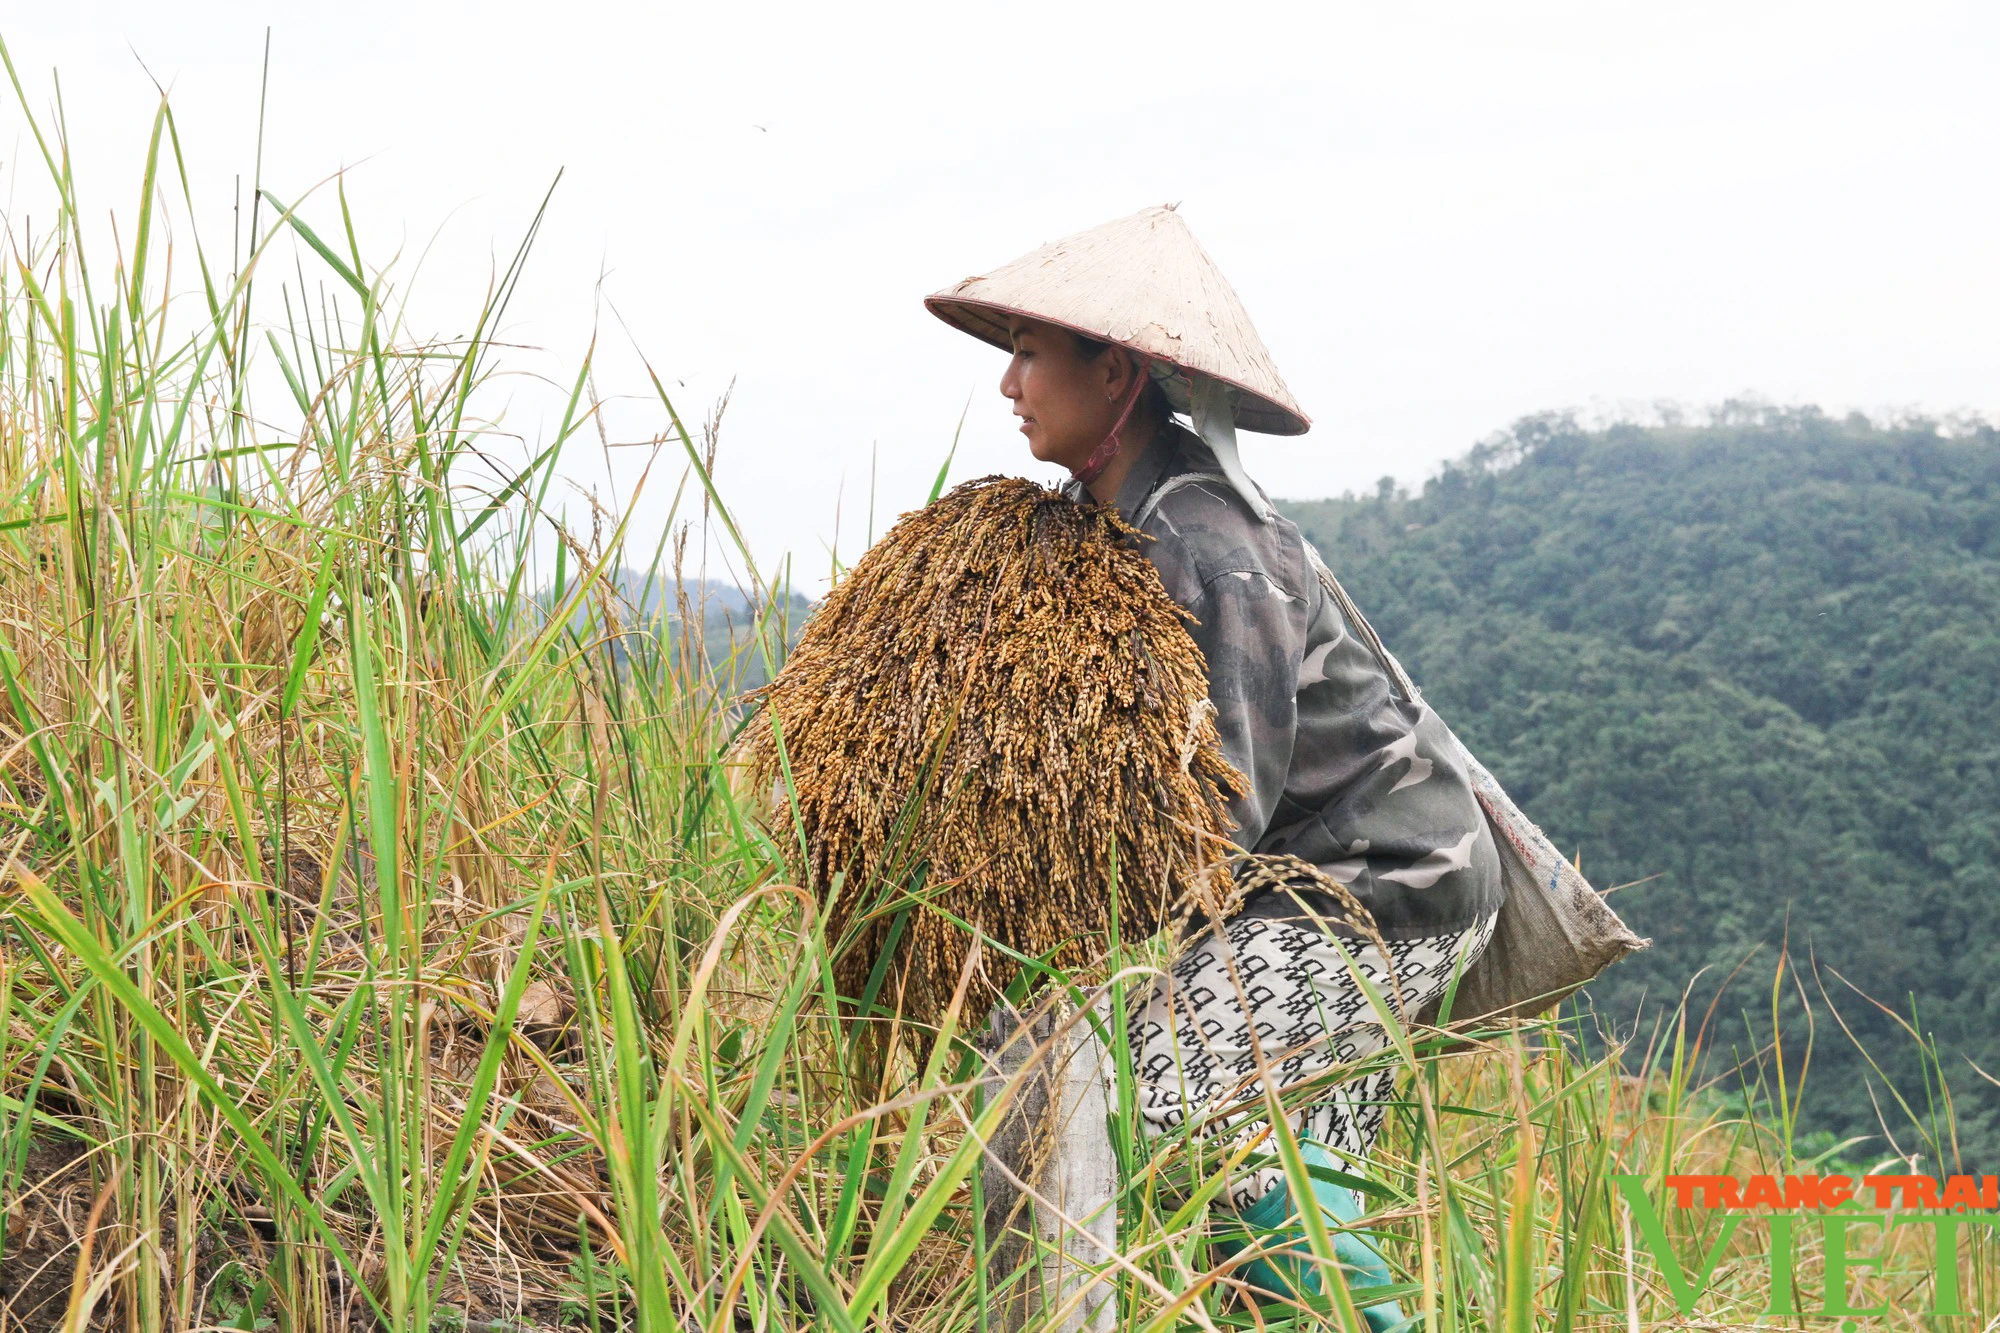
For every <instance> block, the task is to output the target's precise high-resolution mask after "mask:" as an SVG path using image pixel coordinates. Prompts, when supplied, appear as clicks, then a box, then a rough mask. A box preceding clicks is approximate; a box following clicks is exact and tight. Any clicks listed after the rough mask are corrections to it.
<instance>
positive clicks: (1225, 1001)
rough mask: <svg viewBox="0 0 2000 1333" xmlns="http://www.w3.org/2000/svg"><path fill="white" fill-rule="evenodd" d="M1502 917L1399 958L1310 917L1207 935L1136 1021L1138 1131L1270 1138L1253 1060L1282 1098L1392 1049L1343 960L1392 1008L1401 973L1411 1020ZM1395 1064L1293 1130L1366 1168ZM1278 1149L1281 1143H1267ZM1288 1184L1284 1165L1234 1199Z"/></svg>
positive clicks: (1253, 1176)
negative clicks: (1257, 1102) (1186, 1129)
mask: <svg viewBox="0 0 2000 1333" xmlns="http://www.w3.org/2000/svg"><path fill="white" fill-rule="evenodd" d="M1497 915H1498V914H1497V913H1496V914H1494V915H1492V916H1488V917H1486V918H1485V919H1484V920H1482V921H1480V922H1478V923H1477V924H1475V925H1473V926H1472V927H1470V928H1469V929H1467V930H1464V931H1460V932H1453V933H1451V934H1449V935H1438V936H1432V937H1428V938H1422V939H1412V940H1391V941H1389V942H1388V948H1389V957H1388V958H1387V959H1385V958H1384V957H1383V956H1382V951H1381V950H1380V949H1379V948H1378V947H1377V946H1376V945H1375V944H1374V943H1373V942H1371V941H1366V940H1359V941H1357V940H1346V939H1342V938H1341V937H1339V936H1337V935H1334V934H1333V933H1331V932H1329V931H1326V930H1323V929H1321V928H1320V927H1319V926H1317V925H1315V924H1313V923H1312V922H1311V921H1310V920H1303V921H1298V922H1296V923H1293V922H1290V921H1284V920H1273V919H1269V918H1264V917H1245V916H1239V917H1235V918H1233V919H1231V920H1229V921H1226V922H1224V923H1223V924H1222V926H1221V928H1220V929H1218V928H1216V927H1214V926H1210V927H1208V928H1206V929H1205V930H1204V931H1203V932H1202V933H1201V934H1200V935H1197V936H1195V937H1194V939H1193V940H1192V941H1191V942H1190V943H1189V944H1188V945H1187V946H1186V948H1185V950H1184V952H1183V953H1182V954H1181V956H1180V957H1179V958H1178V959H1177V960H1176V961H1175V962H1174V964H1173V966H1172V967H1171V968H1169V969H1168V971H1167V972H1166V973H1165V974H1163V975H1162V976H1161V977H1160V978H1159V980H1158V981H1157V982H1156V983H1155V985H1154V987H1153V990H1152V993H1151V995H1150V996H1149V997H1148V998H1147V1000H1146V1002H1145V1003H1144V1004H1143V1005H1141V1006H1139V1007H1138V1009H1137V1010H1136V1011H1135V1012H1134V1013H1133V1014H1132V1016H1131V1019H1130V1022H1129V1024H1128V1026H1127V1033H1128V1036H1129V1038H1130V1040H1131V1045H1132V1052H1133V1056H1134V1063H1135V1064H1136V1066H1137V1074H1138V1084H1139V1117H1140V1120H1139V1123H1140V1129H1141V1132H1143V1133H1147V1134H1150V1135H1158V1134H1162V1133H1166V1132H1168V1131H1170V1130H1173V1129H1176V1128H1178V1127H1180V1126H1181V1125H1183V1124H1191V1125H1192V1127H1193V1128H1194V1129H1196V1130H1197V1131H1198V1132H1202V1133H1218V1134H1222V1135H1225V1136H1226V1137H1228V1138H1230V1139H1232V1140H1233V1141H1236V1142H1242V1141H1244V1140H1246V1139H1247V1138H1249V1137H1252V1136H1254V1135H1256V1134H1257V1133H1259V1132H1261V1131H1262V1129H1263V1128H1264V1123H1265V1122H1264V1118H1263V1114H1262V1112H1261V1111H1260V1110H1258V1109H1257V1108H1256V1107H1255V1106H1254V1105H1252V1106H1250V1107H1248V1108H1242V1109H1237V1110H1235V1111H1227V1112H1225V1111H1223V1110H1222V1109H1221V1108H1224V1107H1229V1106H1239V1107H1240V1104H1241V1103H1244V1102H1245V1101H1246V1099H1255V1098H1257V1097H1259V1096H1260V1095H1261V1094H1262V1093H1263V1091H1264V1086H1265V1085H1264V1082H1263V1080H1262V1079H1261V1078H1259V1077H1258V1073H1257V1063H1258V1060H1257V1056H1258V1053H1259V1051H1261V1053H1262V1056H1263V1060H1264V1064H1265V1066H1266V1068H1267V1069H1268V1070H1269V1071H1270V1073H1271V1075H1272V1079H1273V1082H1275V1083H1276V1084H1277V1087H1278V1089H1279V1091H1281V1092H1282V1091H1283V1090H1284V1089H1286V1088H1288V1087H1291V1086H1293V1085H1295V1084H1297V1083H1299V1082H1301V1081H1303V1080H1305V1079H1309V1078H1312V1077H1313V1076H1314V1075H1316V1074H1320V1073H1322V1072H1323V1071H1325V1070H1327V1069H1330V1068H1334V1067H1336V1066H1340V1065H1346V1064H1351V1063H1353V1062H1355V1061H1357V1060H1361V1059H1365V1058H1366V1057H1368V1056H1370V1055H1373V1054H1375V1053H1376V1052H1378V1051H1380V1050H1382V1049H1383V1048H1384V1047H1385V1046H1386V1045H1387V1044H1388V1036H1387V1033H1386V1032H1385V1031H1384V1030H1383V1028H1382V1026H1381V1024H1380V1021H1379V1019H1378V1018H1377V1016H1376V1013H1375V1010H1374V1007H1373V1005H1372V1004H1371V1003H1370V1002H1369V1000H1368V998H1367V996H1366V995H1364V994H1363V993H1362V992H1361V990H1360V988H1359V987H1357V986H1356V985H1355V984H1354V979H1353V976H1352V975H1351V974H1350V973H1349V971H1348V966H1347V963H1346V961H1345V960H1344V959H1343V958H1342V956H1341V955H1342V953H1343V952H1345V953H1346V954H1347V956H1348V957H1351V958H1352V959H1353V960H1354V962H1355V963H1356V964H1357V966H1358V969H1359V970H1360V972H1361V973H1362V974H1363V975H1364V976H1366V977H1367V978H1368V980H1369V982H1370V983H1371V984H1373V985H1374V986H1375V987H1376V988H1377V990H1378V991H1379V992H1380V993H1381V994H1382V996H1383V997H1384V999H1385V1000H1387V1001H1388V1002H1389V1004H1390V1005H1391V1006H1392V1008H1393V1006H1394V1004H1395V1000H1394V992H1392V991H1391V988H1390V974H1391V971H1392V970H1393V972H1394V975H1395V979H1396V982H1397V983H1398V985H1399V986H1400V990H1401V994H1402V998H1403V1004H1404V1006H1405V1008H1404V1012H1405V1013H1407V1014H1411V1015H1414V1014H1416V1013H1417V1011H1418V1010H1420V1009H1421V1008H1422V1007H1423V1006H1424V1005H1426V1004H1428V1003H1430V1002H1431V1001H1432V1000H1434V999H1436V998H1437V997H1439V996H1441V995H1442V994H1444V991H1445V988H1446V987H1447V986H1448V985H1449V984H1450V982H1451V977H1452V972H1453V969H1454V967H1456V966H1459V963H1458V960H1459V958H1460V957H1461V956H1462V957H1463V958H1464V965H1465V966H1470V965H1471V963H1472V960H1473V959H1475V958H1477V957H1478V956H1479V954H1480V951H1481V950H1483V949H1485V947H1486V945H1487V942H1488V941H1489V940H1491V939H1492V938H1493V924H1494V921H1495V920H1496V919H1497ZM1398 1072H1399V1071H1398V1070H1397V1069H1396V1068H1395V1067H1393V1066H1391V1067H1389V1068H1386V1069H1382V1070H1380V1071H1377V1072H1375V1073H1371V1074H1366V1075H1363V1076H1361V1077H1358V1078H1354V1079H1350V1080H1348V1081H1347V1082H1344V1083H1339V1084H1336V1085H1334V1086H1332V1087H1330V1088H1328V1089H1327V1091H1326V1093H1325V1095H1324V1096H1322V1097H1320V1098H1319V1099H1318V1100H1316V1101H1315V1102H1313V1103H1312V1104H1311V1105H1310V1106H1308V1107H1306V1108H1305V1109H1304V1110H1303V1111H1302V1112H1299V1113H1297V1114H1295V1115H1293V1116H1292V1117H1291V1124H1292V1128H1293V1130H1294V1131H1295V1132H1296V1133H1298V1134H1299V1135H1300V1136H1301V1137H1304V1138H1309V1139H1313V1140H1315V1141H1317V1142H1319V1143H1321V1144H1324V1145H1325V1146H1326V1147H1327V1148H1329V1149H1331V1150H1332V1151H1333V1152H1334V1153H1335V1154H1336V1155H1337V1156H1339V1157H1340V1158H1342V1159H1343V1160H1344V1161H1345V1163H1346V1165H1347V1167H1348V1168H1349V1169H1350V1170H1355V1171H1358V1170H1359V1168H1360V1166H1361V1164H1362V1162H1363V1161H1364V1160H1365V1159H1366V1158H1367V1156H1368V1153H1369V1151H1370V1149H1372V1148H1373V1147H1374V1144H1375V1136H1376V1134H1377V1133H1378V1132H1379V1131H1380V1130H1381V1127H1382V1119H1383V1115H1384V1112H1385V1109H1386V1103H1387V1101H1388V1099H1389V1097H1390V1095H1391V1094H1392V1093H1393V1091H1394V1088H1395V1081H1396V1074H1397V1073H1398ZM1266 1148H1267V1149H1268V1150H1269V1151H1272V1152H1275V1151H1276V1149H1275V1146H1274V1145H1266ZM1283 1179H1284V1173H1283V1171H1281V1170H1279V1169H1278V1168H1277V1167H1274V1166H1272V1167H1262V1168H1259V1169H1257V1170H1255V1171H1250V1172H1245V1173H1243V1174H1241V1175H1239V1176H1238V1177H1236V1178H1235V1179H1233V1180H1231V1182H1230V1198H1231V1201H1232V1202H1233V1203H1234V1204H1235V1205H1236V1206H1237V1207H1238V1208H1246V1207H1248V1206H1249V1205H1250V1204H1252V1203H1254V1202H1256V1201H1257V1200H1258V1199H1260V1198H1262V1197H1263V1196H1264V1194H1265V1193H1266V1192H1267V1191H1268V1190H1270V1189H1271V1188H1272V1187H1274V1186H1275V1185H1277V1184H1278V1183H1279V1182H1280V1181H1282V1180H1283Z"/></svg>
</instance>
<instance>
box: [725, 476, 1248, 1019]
mask: <svg viewBox="0 0 2000 1333" xmlns="http://www.w3.org/2000/svg"><path fill="white" fill-rule="evenodd" d="M1141 540H1143V539H1142V538H1140V537H1139V535H1138V534H1137V533H1136V532H1135V531H1134V530H1133V529H1132V528H1131V527H1130V526H1128V525H1127V524H1126V523H1125V522H1124V521H1123V519H1121V518H1120V517H1119V515H1118V513H1117V511H1116V510H1115V509H1114V508H1112V507H1110V506H1097V505H1088V506H1086V505H1079V504H1076V503H1074V502H1072V501H1070V500H1068V499H1066V498H1064V497H1063V496H1062V495H1060V494H1058V493H1057V492H1055V491H1050V490H1046V489H1044V488H1043V487H1040V486H1037V485H1035V484H1034V483H1032V482H1028V481H1021V480H1018V479H1012V478H1003V477H987V478H982V479H980V480H978V481H970V482H966V483H964V484H963V485H961V486H959V487H957V488H956V489H954V490H953V491H951V493H950V494H948V495H946V496H944V497H943V498H942V499H939V500H938V501H936V502H935V503H933V504H931V505H929V506H928V507H926V508H924V509H921V510H918V511H916V512H914V513H911V514H907V515H905V516H904V517H903V518H902V520H901V521H899V522H898V523H897V524H896V525H895V526H894V527H893V528H891V529H890V530H889V531H888V533H887V534H885V535H884V536H883V538H882V539H881V540H880V541H879V542H877V543H876V544H875V546H874V547H873V548H872V549H870V550H869V552H868V553H867V555H865V556H864V557H863V558H862V559H861V561H860V562H859V563H858V564H857V565H856V566H855V567H854V568H853V570H852V571H851V572H849V573H848V575H847V576H846V577H845V578H844V579H843V580H842V581H841V583H840V585H839V586H838V587H837V588H836V589H835V590H834V591H833V592H832V593H831V594H830V595H829V596H828V597H827V599H826V600H825V602H824V603H822V604H821V606H820V607H819V609H818V610H817V611H816V612H815V613H814V615H813V617H812V619H811V620H810V621H809V622H808V623H807V625H806V627H805V630H804V633H803V634H802V636H801V638H800V640H799V644H798V647H797V648H796V649H795V650H794V651H793V653H792V655H791V658H790V660H789V661H788V662H787V663H786V665H785V667H784V669H783V671H781V672H780V673H779V675H778V677H777V679H776V680H775V681H774V682H773V683H772V684H771V685H769V686H767V687H766V688H765V689H764V690H762V691H760V692H759V696H758V697H759V699H760V700H761V702H762V704H763V706H764V712H763V714H761V715H760V716H759V717H758V718H757V719H756V720H755V721H753V722H752V724H751V730H750V739H749V740H748V741H747V742H746V745H745V747H744V750H743V754H742V758H743V759H744V760H746V761H747V763H748V765H749V775H750V777H751V780H752V781H754V782H757V783H758V784H759V786H760V788H761V789H763V790H770V789H771V788H772V785H774V784H775V785H777V786H778V787H779V790H780V794H781V801H780V806H779V808H778V810H777V811H776V814H775V817H774V819H773V820H772V824H771V828H772V831H773V836H774V837H775V838H776V839H777V840H778V843H779V845H781V846H795V845H797V843H798V835H799V832H800V831H802V832H803V835H804V842H805V846H806V849H807V853H808V856H807V859H808V862H809V864H808V866H807V870H808V871H809V873H810V875H811V878H812V883H813V885H814V887H815V889H816V891H817V892H818V893H819V894H820V896H821V899H822V901H825V900H826V899H827V897H828V896H829V894H830V892H831V890H832V887H833V886H834V885H835V883H836V882H838V883H840V884H841V885H842V887H841V889H840V891H839V892H838V894H836V895H833V901H832V902H831V905H830V908H829V917H828V923H827V925H828V935H829V938H831V939H835V940H838V939H840V938H842V937H843V935H844V934H845V933H846V932H848V931H849V929H850V928H858V933H857V935H856V943H855V945H854V947H852V948H850V949H849V950H848V951H847V952H845V953H844V954H843V955H842V956H841V958H840V960H839V963H838V965H837V966H838V973H837V978H836V980H837V981H838V983H839V985H840V987H841V991H842V994H843V995H846V996H847V997H849V998H854V997H856V996H858V995H859V994H860V992H861V990H862V988H863V986H864V985H865V983H866V980H867V978H868V977H869V976H870V974H871V972H872V970H873V969H874V967H875V965H876V962H877V960H878V959H879V958H880V957H881V955H882V953H883V951H884V950H885V949H886V948H888V947H889V941H890V935H891V932H892V923H893V921H894V919H895V917H896V915H897V904H898V903H899V902H900V903H902V904H907V903H908V899H907V898H900V899H899V898H898V897H897V895H896V894H895V893H894V892H893V890H894V888H895V886H898V885H907V884H910V883H913V882H915V879H916V877H917V872H918V870H919V868H921V871H922V883H923V890H922V895H921V896H922V898H923V903H922V904H921V905H920V906H917V907H916V908H915V909H914V910H912V911H911V912H910V913H909V917H908V920H907V922H906V924H905V927H904V929H903V930H902V932H901V937H900V940H899V941H898V943H897V946H896V949H895V953H894V955H893V957H892V958H891V959H890V966H889V969H888V972H887V974H886V984H885V986H884V988H883V991H882V994H883V995H884V996H887V997H894V996H896V995H897V994H899V993H900V994H901V996H902V1007H903V1012H904V1014H905V1015H906V1016H907V1017H909V1018H911V1019H914V1020H916V1021H918V1022H920V1023H925V1022H930V1021H932V1020H934V1019H935V1018H936V1017H937V1016H938V1015H939V1014H940V1013H941V1012H942V1010H943V1008H944V1006H945V1005H946V1004H947V1003H948V1002H949V999H950V997H951V994H952V991H953V988H954V985H955V983H956V981H957V979H958V976H959V974H960V971H961V967H962V965H963V962H964V959H965V954H966V950H967V948H968V947H969V944H970V935H969V933H968V931H967V929H966V927H967V926H970V927H976V928H977V929H979V930H980V931H982V932H983V933H984V934H985V936H986V937H987V938H988V939H990V940H993V941H997V942H998V943H1000V944H1003V945H1006V946H1007V947H1009V948H1011V949H1015V950H1017V951H1019V952H1020V953H1023V954H1026V955H1028V956H1030V957H1050V956H1052V957H1053V960H1054V962H1055V963H1056V965H1058V966H1060V967H1075V966H1078V965H1081V964H1083V963H1085V962H1087V961H1089V960H1090V959H1091V958H1093V957H1096V956H1098V955H1100V954H1101V953H1102V950H1103V946H1104V941H1105V936H1106V933H1107V931H1108V930H1109V927H1110V924H1111V917H1110V903H1111V893H1112V885H1113V865H1114V857H1115V865H1116V884H1117V892H1118V907H1119V924H1120V930H1121V931H1122V933H1123V935H1124V937H1125V938H1127V939H1133V938H1139V937H1143V936H1144V935H1147V934H1151V933H1152V932H1153V931H1155V930H1157V929H1159V928H1160V927H1161V926H1162V925H1163V924H1165V923H1166V922H1167V921H1168V920H1169V919H1170V918H1171V917H1172V916H1173V915H1174V914H1175V912H1176V911H1177V910H1178V909H1179V907H1180V906H1181V904H1183V903H1184V902H1185V901H1186V899H1187V897H1188V895H1189V893H1190V891H1191V890H1192V889H1193V887H1194V885H1195V880H1196V876H1197V873H1198V872H1199V871H1200V870H1201V869H1202V868H1203V867H1205V866H1209V865H1211V864H1212V863H1215V862H1218V861H1220V860H1221V859H1222V857H1223V856H1225V855H1226V854H1227V853H1228V852H1229V851H1230V850H1231V849H1230V848H1229V846H1228V843H1227V836H1226V835H1227V831H1228V829H1229V828H1230V827H1231V824H1230V820H1229V816H1228V814H1227V806H1226V803H1227V801H1228V799H1229V798H1230V797H1231V796H1233V795H1235V794H1237V793H1238V792H1239V791H1240V790H1241V779H1240V777H1239V776H1238V775H1237V773H1236V771H1235V770H1234V769H1232V768H1231V767H1230V766H1229V764H1228V761H1227V760H1225V759H1224V758H1223V755H1222V751H1221V748H1220V745H1219V744H1218V742H1217V738H1216V732H1215V725H1214V721H1213V718H1212V709H1211V708H1210V707H1209V704H1208V676H1207V671H1206V668H1205V665H1204V663H1203V661H1202V656H1201V652H1200V650H1199V649H1198V648H1196V646H1195V644H1194V640H1193V639H1192V638H1191V637H1190V636H1189V634H1188V632H1187V627H1186V626H1187V619H1188V617H1187V613H1186V612H1185V611H1183V610H1182V609H1181V608H1180V607H1179V606H1177V605H1176V604H1175V603H1174V601H1173V600H1172V599H1171V598H1170V597H1169V596H1168V595H1167V592H1166V589H1165V588H1164V587H1162V586H1161V583H1160V579H1159V575H1158V573H1157V572H1156V571H1155V569H1154V568H1153V565H1152V563H1151V562H1150V561H1149V560H1147V558H1146V556H1145V554H1144V552H1143V551H1142V550H1141V549H1140V547H1139V542H1140V541H1141ZM772 719H776V721H777V723H778V731H780V732H781V733H782V736H783V746H784V755H785V758H786V759H787V760H788V761H789V765H790V769H791V777H792V788H793V790H794V791H795V792H796V802H795V803H793V802H790V801H784V800H783V799H782V769H781V766H780V763H779V749H778V745H777V743H776V740H775V735H774V730H773V728H772V726H771V721H772ZM899 840H907V841H904V842H903V843H902V845H899ZM885 888H887V889H889V890H891V892H889V894H888V895H887V897H886V898H885V894H884V890H885ZM885 901H886V902H888V903H889V907H888V909H887V910H884V909H883V904H884V902H885ZM953 918H956V920H954V919H953ZM961 922H962V923H964V924H963V925H961V924H960V923H961ZM986 969H987V974H988V976H989V977H990V978H991V980H992V981H993V982H994V983H995V984H996V985H1004V984H1005V983H1006V982H1007V980H1008V979H1009V978H1010V977H1011V976H1012V975H1013V974H1014V973H1015V971H1016V970H1017V969H1016V966H1015V965H1014V964H1013V963H1012V962H1011V961H1009V960H1006V959H1004V958H1003V957H1002V956H1000V955H999V954H998V953H996V952H992V951H989V952H988V954H987V956H986Z"/></svg>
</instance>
